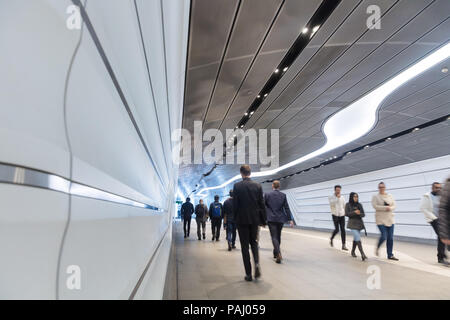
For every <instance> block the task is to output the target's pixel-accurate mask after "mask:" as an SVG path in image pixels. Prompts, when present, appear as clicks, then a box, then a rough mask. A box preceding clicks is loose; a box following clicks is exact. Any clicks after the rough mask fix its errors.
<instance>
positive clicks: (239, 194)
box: [233, 165, 267, 281]
mask: <svg viewBox="0 0 450 320" xmlns="http://www.w3.org/2000/svg"><path fill="white" fill-rule="evenodd" d="M240 173H241V177H242V181H240V182H237V183H236V184H235V185H234V187H233V212H234V219H235V221H236V226H237V229H238V233H239V241H240V243H241V252H242V260H243V262H244V268H245V280H246V281H252V280H253V279H252V265H251V262H250V253H249V246H250V247H251V250H252V255H253V260H254V262H255V278H256V279H258V278H259V277H260V276H261V268H260V265H259V252H258V244H257V242H256V236H257V235H256V234H257V231H258V226H259V225H266V223H267V218H266V210H265V206H264V199H263V191H262V187H261V185H260V184H259V183H257V182H255V181H252V180H251V179H250V175H251V168H250V166H249V165H242V166H241V168H240Z"/></svg>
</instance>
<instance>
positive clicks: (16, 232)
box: [0, 184, 69, 299]
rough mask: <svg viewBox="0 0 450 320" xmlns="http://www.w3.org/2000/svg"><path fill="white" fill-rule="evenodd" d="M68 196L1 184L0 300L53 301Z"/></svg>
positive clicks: (67, 207) (66, 214)
mask: <svg viewBox="0 0 450 320" xmlns="http://www.w3.org/2000/svg"><path fill="white" fill-rule="evenodd" d="M68 199H69V196H68V195H67V194H64V193H60V192H55V191H47V190H43V189H38V188H29V187H25V186H16V185H8V184H0V257H1V263H0V299H55V298H56V291H55V290H56V274H57V266H58V255H59V250H60V245H61V239H62V236H63V232H64V227H65V224H66V221H67V216H68V209H69V201H68Z"/></svg>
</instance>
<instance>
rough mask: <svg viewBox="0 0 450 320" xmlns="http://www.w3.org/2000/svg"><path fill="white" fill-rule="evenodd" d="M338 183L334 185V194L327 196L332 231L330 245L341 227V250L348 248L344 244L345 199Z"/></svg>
mask: <svg viewBox="0 0 450 320" xmlns="http://www.w3.org/2000/svg"><path fill="white" fill-rule="evenodd" d="M341 189H342V187H341V186H340V185H335V186H334V194H333V195H331V196H329V197H328V201H329V202H330V210H331V217H332V218H333V223H334V231H333V233H332V234H331V239H330V245H331V246H333V239H334V236H335V235H337V234H338V232H339V228H340V229H341V240H342V250H346V251H347V250H348V249H347V247H346V246H345V199H344V197H343V196H341Z"/></svg>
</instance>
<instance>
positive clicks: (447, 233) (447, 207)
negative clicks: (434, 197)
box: [438, 177, 450, 245]
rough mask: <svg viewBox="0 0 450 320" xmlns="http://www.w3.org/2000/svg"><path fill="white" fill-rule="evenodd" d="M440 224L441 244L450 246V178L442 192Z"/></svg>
mask: <svg viewBox="0 0 450 320" xmlns="http://www.w3.org/2000/svg"><path fill="white" fill-rule="evenodd" d="M438 222H439V236H440V237H441V242H443V243H444V244H446V245H450V177H449V178H447V181H446V182H445V185H444V188H443V189H442V191H441V199H440V201H439V218H438Z"/></svg>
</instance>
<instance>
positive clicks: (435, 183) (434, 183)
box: [431, 181, 441, 187]
mask: <svg viewBox="0 0 450 320" xmlns="http://www.w3.org/2000/svg"><path fill="white" fill-rule="evenodd" d="M437 184H441V183H440V182H436V181H435V182H433V184H432V185H431V186H432V187H434V186H435V185H437Z"/></svg>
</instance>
